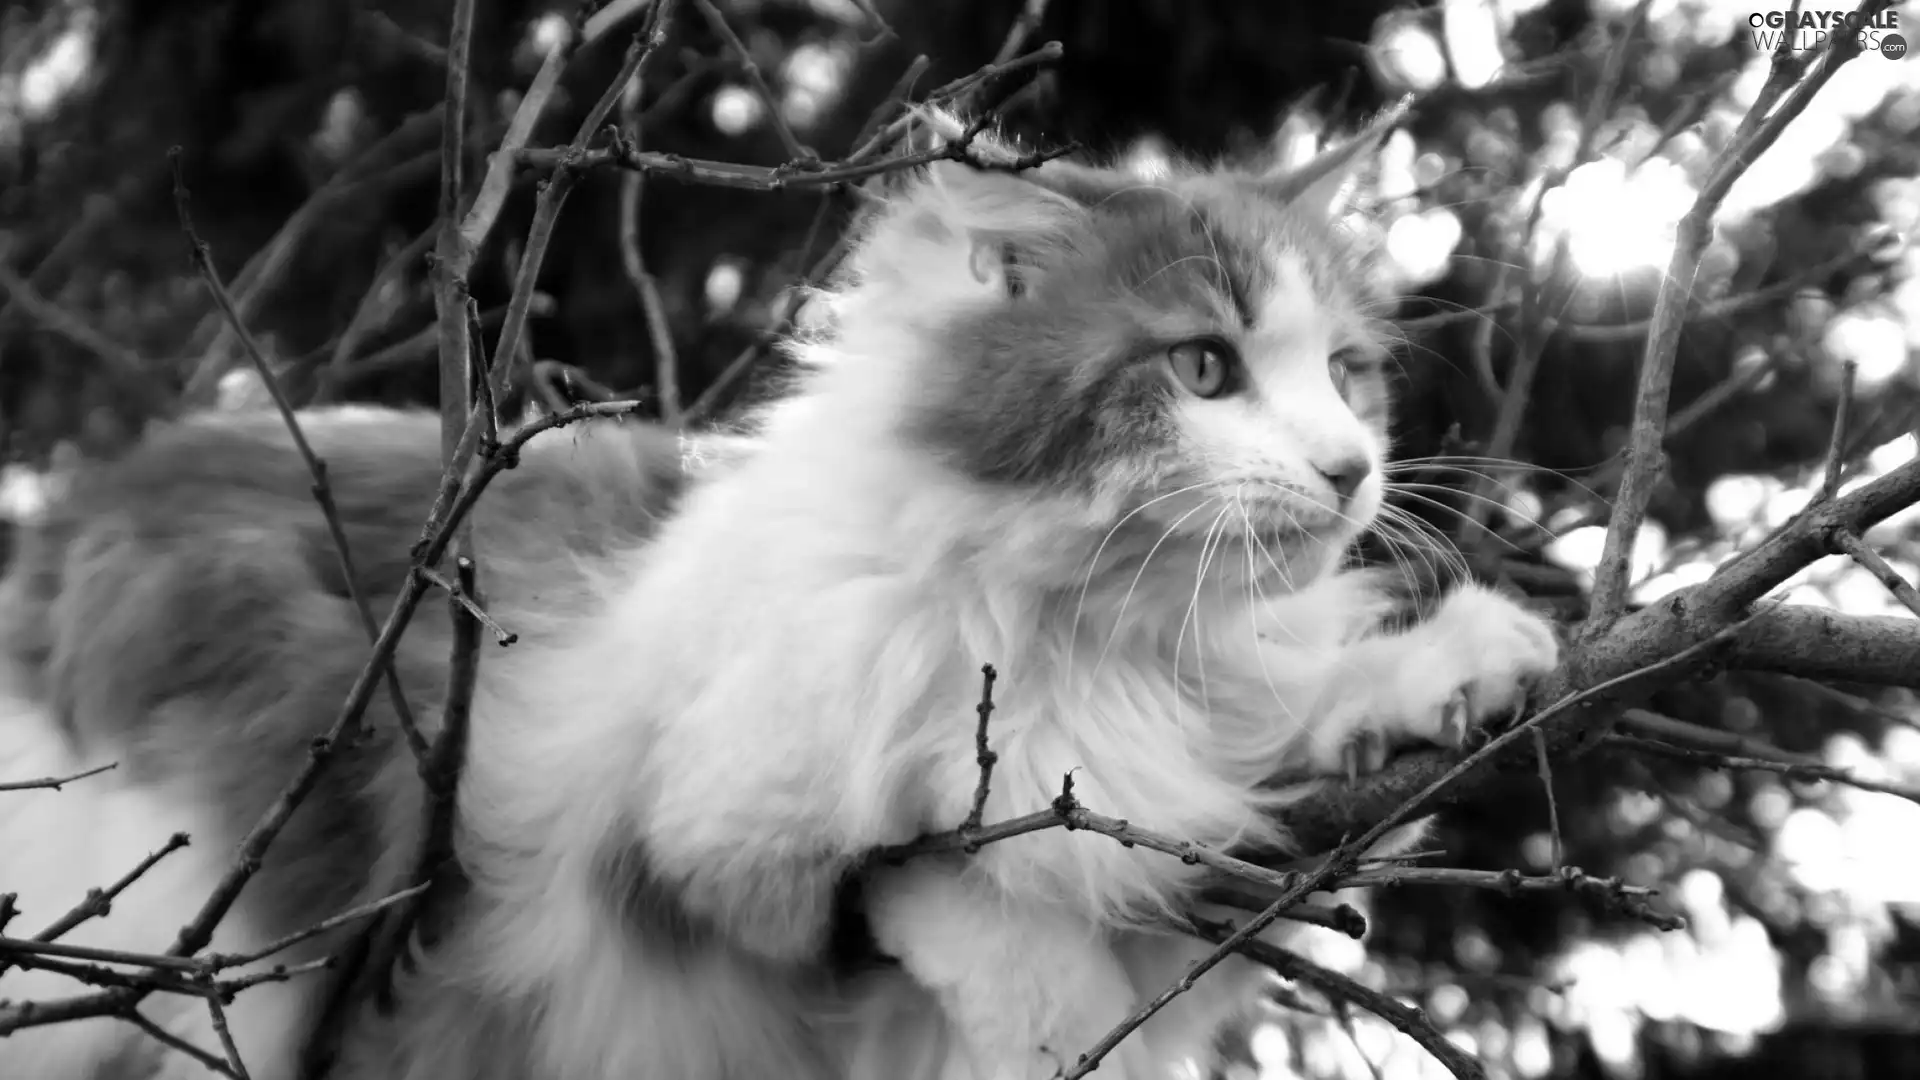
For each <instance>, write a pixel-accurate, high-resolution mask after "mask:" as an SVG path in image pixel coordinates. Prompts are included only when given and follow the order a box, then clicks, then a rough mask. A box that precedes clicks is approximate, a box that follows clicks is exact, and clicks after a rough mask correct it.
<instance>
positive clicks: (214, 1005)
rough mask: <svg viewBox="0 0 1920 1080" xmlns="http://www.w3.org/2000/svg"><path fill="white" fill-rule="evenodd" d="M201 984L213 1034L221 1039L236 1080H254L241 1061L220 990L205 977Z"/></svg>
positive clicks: (210, 979)
mask: <svg viewBox="0 0 1920 1080" xmlns="http://www.w3.org/2000/svg"><path fill="white" fill-rule="evenodd" d="M199 983H200V985H201V987H202V989H203V990H204V991H205V993H206V1001H207V1012H208V1013H210V1014H211V1015H212V1018H213V1033H214V1034H215V1035H217V1036H218V1037H219V1039H220V1048H221V1049H222V1050H224V1051H225V1052H226V1055H227V1065H228V1067H230V1068H231V1069H232V1070H233V1075H234V1077H235V1078H236V1080H253V1077H252V1076H251V1074H249V1073H248V1072H247V1065H246V1062H244V1061H241V1060H240V1047H239V1045H238V1044H236V1043H235V1042H234V1041H233V1029H232V1028H231V1027H230V1026H228V1024H227V1008H226V1006H225V1005H223V1004H221V1003H220V988H219V987H218V986H216V985H215V984H214V981H213V979H212V978H210V977H206V976H203V977H202V978H201V979H200V980H199Z"/></svg>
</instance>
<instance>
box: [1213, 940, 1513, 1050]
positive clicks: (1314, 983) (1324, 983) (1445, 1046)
mask: <svg viewBox="0 0 1920 1080" xmlns="http://www.w3.org/2000/svg"><path fill="white" fill-rule="evenodd" d="M1195 929H1196V932H1197V933H1198V934H1199V936H1200V937H1201V938H1202V939H1203V940H1206V941H1211V942H1213V943H1214V944H1216V945H1219V946H1221V947H1223V948H1231V949H1232V950H1233V951H1235V952H1238V953H1240V954H1241V955H1242V956H1245V957H1246V958H1247V959H1249V960H1253V961H1255V962H1256V963H1259V964H1263V965H1265V966H1266V967H1269V968H1271V969H1273V971H1274V972H1275V973H1276V974H1278V975H1280V976H1282V977H1283V978H1287V979H1292V980H1293V981H1295V982H1302V983H1306V984H1307V985H1308V986H1311V987H1313V988H1314V989H1316V990H1318V991H1320V992H1321V993H1323V994H1325V995H1327V996H1328V997H1329V998H1332V999H1333V1000H1335V1001H1339V1002H1344V1003H1346V1004H1349V1005H1354V1006H1357V1007H1359V1008H1362V1009H1365V1010H1366V1011H1368V1012H1370V1013H1372V1014H1373V1015H1375V1016H1378V1017H1379V1018H1380V1019H1382V1020H1385V1021H1386V1022H1387V1023H1389V1024H1392V1025H1393V1026H1394V1027H1396V1028H1398V1029H1399V1030H1400V1031H1401V1032H1402V1033H1403V1034H1405V1035H1406V1036H1407V1037H1408V1038H1410V1039H1412V1040H1413V1041H1414V1042H1416V1043H1419V1044H1420V1047H1421V1049H1423V1050H1425V1051H1426V1052H1427V1053H1429V1054H1432V1055H1433V1057H1434V1060H1436V1061H1438V1062H1440V1064H1441V1065H1442V1066H1443V1067H1444V1068H1445V1069H1446V1070H1447V1071H1448V1072H1450V1073H1452V1074H1453V1075H1454V1076H1456V1077H1460V1078H1461V1080H1478V1078H1481V1077H1484V1076H1486V1075H1487V1073H1486V1070H1485V1069H1484V1068H1483V1067H1482V1066H1481V1065H1480V1063H1479V1062H1478V1061H1475V1060H1474V1059H1473V1058H1471V1057H1469V1056H1467V1054H1466V1052H1465V1051H1463V1050H1461V1049H1460V1048H1459V1047H1458V1046H1455V1045H1454V1044H1453V1043H1452V1041H1450V1040H1449V1039H1447V1037H1446V1036H1444V1035H1442V1034H1440V1032H1439V1030H1438V1029H1437V1028H1435V1027H1434V1026H1433V1021H1431V1020H1429V1019H1427V1015H1426V1013H1424V1012H1421V1011H1420V1010H1419V1009H1416V1008H1414V1007H1413V1006H1411V1005H1403V1004H1401V1003H1400V1002H1398V1001H1396V1000H1394V999H1393V998H1391V997H1388V996H1387V995H1385V994H1382V993H1380V992H1379V991H1377V990H1372V989H1369V988H1368V987H1365V986H1362V985H1361V984H1359V983H1357V982H1355V981H1353V980H1352V979H1350V978H1348V977H1347V976H1345V975H1342V974H1340V973H1339V972H1337V971H1333V970H1331V969H1328V968H1324V967H1321V966H1320V965H1319V964H1316V963H1314V962H1313V961H1311V960H1308V959H1307V958H1306V957H1304V956H1301V955H1300V954H1298V953H1295V952H1292V951H1290V950H1287V949H1282V948H1280V947H1279V946H1278V945H1271V944H1268V943H1267V942H1264V941H1259V940H1255V939H1252V938H1243V937H1241V936H1240V932H1239V931H1236V930H1235V929H1234V928H1233V926H1232V924H1230V923H1216V922H1207V921H1204V920H1202V921H1197V922H1196V925H1195Z"/></svg>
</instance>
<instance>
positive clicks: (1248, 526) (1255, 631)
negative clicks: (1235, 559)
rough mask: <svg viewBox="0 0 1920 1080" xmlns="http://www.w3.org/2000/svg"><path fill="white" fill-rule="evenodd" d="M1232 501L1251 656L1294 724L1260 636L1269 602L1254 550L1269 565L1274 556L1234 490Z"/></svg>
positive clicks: (1290, 710)
mask: <svg viewBox="0 0 1920 1080" xmlns="http://www.w3.org/2000/svg"><path fill="white" fill-rule="evenodd" d="M1233 501H1234V505H1235V506H1236V507H1237V508H1238V509H1239V511H1240V528H1241V531H1242V532H1243V533H1244V535H1245V536H1246V545H1245V546H1246V556H1247V632H1248V633H1249V634H1250V635H1252V639H1253V640H1252V647H1253V659H1254V662H1255V663H1256V664H1258V665H1259V667H1260V678H1261V681H1263V682H1265V683H1266V684H1267V692H1268V693H1270V694H1272V695H1273V700H1274V703H1275V704H1277V705H1279V706H1280V711H1281V712H1283V713H1285V714H1286V717H1287V720H1288V722H1289V723H1294V724H1297V723H1298V721H1297V720H1296V719H1295V717H1294V715H1293V709H1292V708H1291V707H1289V706H1288V705H1287V702H1286V695H1284V694H1282V693H1281V692H1280V687H1279V686H1277V685H1276V684H1275V683H1274V681H1273V672H1272V671H1271V670H1270V669H1269V668H1268V667H1267V650H1266V648H1265V647H1264V643H1265V640H1266V639H1265V638H1263V637H1261V636H1260V612H1261V611H1262V610H1264V609H1265V607H1266V605H1267V604H1268V603H1269V601H1268V599H1267V594H1266V590H1265V589H1264V588H1262V587H1261V585H1260V577H1261V575H1260V574H1259V573H1258V572H1257V571H1256V569H1255V567H1254V563H1253V555H1254V551H1255V550H1256V548H1258V549H1259V550H1260V553H1261V554H1262V555H1263V556H1265V557H1266V559H1267V561H1268V563H1269V564H1271V563H1272V561H1273V558H1272V556H1271V555H1268V554H1267V553H1266V550H1265V546H1264V545H1262V544H1261V543H1260V539H1259V538H1258V537H1257V536H1255V535H1254V534H1253V521H1252V519H1251V518H1249V517H1248V516H1247V506H1246V503H1245V502H1243V501H1241V498H1240V492H1238V491H1236V492H1234V495H1233ZM1275 570H1276V571H1278V567H1276V568H1275ZM1282 578H1283V580H1284V574H1283V575H1282Z"/></svg>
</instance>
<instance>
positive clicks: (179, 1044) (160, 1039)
mask: <svg viewBox="0 0 1920 1080" xmlns="http://www.w3.org/2000/svg"><path fill="white" fill-rule="evenodd" d="M119 1015H120V1018H121V1019H123V1020H125V1021H126V1022H127V1023H129V1024H132V1025H133V1026H134V1027H137V1028H139V1029H140V1030H141V1031H144V1032H146V1033H147V1034H148V1035H149V1036H151V1037H152V1038H153V1040H154V1041H155V1042H157V1043H159V1044H160V1045H162V1046H165V1047H167V1048H168V1049H170V1050H175V1051H178V1052H180V1053H182V1054H185V1055H187V1056H188V1057H190V1058H192V1059H193V1060H195V1061H197V1062H199V1063H200V1065H201V1067H202V1068H204V1069H206V1070H207V1071H208V1072H211V1073H214V1074H216V1075H219V1076H228V1077H234V1080H239V1078H238V1076H237V1075H236V1074H235V1073H234V1071H233V1067H232V1066H231V1065H229V1064H228V1063H226V1062H224V1061H222V1060H220V1058H219V1057H218V1056H217V1055H214V1054H210V1053H208V1052H207V1051H205V1050H202V1049H200V1048H199V1047H197V1046H195V1045H193V1044H192V1043H190V1042H188V1041H187V1040H185V1039H183V1038H181V1037H180V1036H178V1035H175V1034H174V1033H173V1032H171V1031H168V1030H167V1029H166V1028H163V1027H161V1026H160V1025H159V1024H156V1023H154V1022H153V1021H152V1020H149V1019H147V1017H146V1015H145V1014H143V1013H141V1012H140V1010H138V1009H128V1010H127V1011H126V1012H124V1013H121V1014H119Z"/></svg>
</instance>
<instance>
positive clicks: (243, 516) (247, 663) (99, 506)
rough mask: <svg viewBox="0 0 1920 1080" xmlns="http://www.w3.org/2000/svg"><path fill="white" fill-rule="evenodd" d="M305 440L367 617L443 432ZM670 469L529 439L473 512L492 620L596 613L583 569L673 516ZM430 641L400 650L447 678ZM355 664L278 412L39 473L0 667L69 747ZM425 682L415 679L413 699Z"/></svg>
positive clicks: (354, 641) (388, 584)
mask: <svg viewBox="0 0 1920 1080" xmlns="http://www.w3.org/2000/svg"><path fill="white" fill-rule="evenodd" d="M299 422H300V427H301V430H302V432H303V434H304V435H305V438H306V440H307V442H308V443H309V445H310V446H311V448H312V450H313V452H314V454H315V455H316V457H317V458H319V459H320V460H321V461H322V462H323V463H324V474H325V478H326V483H327V489H328V492H329V494H330V497H331V500H332V502H333V504H334V506H335V509H336V514H335V518H336V520H337V522H338V525H339V527H340V530H341V532H342V533H343V534H344V537H345V540H346V547H347V550H348V552H349V553H350V554H351V558H352V563H353V570H354V574H353V580H354V582H355V583H356V585H357V586H358V588H359V590H360V591H361V592H362V593H363V594H364V595H365V598H366V601H367V602H368V604H370V605H371V607H372V611H373V615H374V618H375V619H376V620H379V619H382V618H384V617H385V615H386V613H387V611H388V610H389V609H390V607H391V605H392V603H393V600H394V599H395V597H397V596H398V594H399V593H400V591H401V590H402V589H403V588H404V586H405V584H406V580H407V575H408V573H409V570H410V565H411V551H412V549H413V547H414V546H415V544H416V542H417V541H418V540H419V538H420V535H421V530H422V526H423V524H424V522H425V521H426V520H427V516H428V513H429V511H430V509H431V507H432V506H433V502H434V498H435V495H436V493H437V491H438V489H439V487H440V482H441V475H442V467H441V462H440V434H439V419H438V418H437V417H436V416H434V415H432V414H430V413H425V412H420V411H408V410H395V409H385V408H369V407H359V406H353V407H337V408H326V409H315V410H310V411H307V412H303V413H302V414H300V417H299ZM682 460H683V455H682V453H681V450H680V446H679V439H678V437H677V436H676V435H675V434H674V433H672V432H670V431H667V430H665V429H662V428H659V427H657V426H654V425H649V424H644V423H640V422H637V421H632V422H625V423H612V422H605V423H599V424H594V425H591V426H590V427H582V428H581V429H580V430H578V431H570V430H566V429H561V430H555V431H550V432H544V433H542V434H541V435H540V436H538V437H536V438H535V439H534V440H532V441H531V442H530V443H529V445H528V446H527V447H526V449H525V450H524V451H523V453H522V454H521V455H520V456H519V460H518V462H517V465H516V467H514V468H511V469H507V470H505V471H504V472H502V473H500V475H499V476H498V477H496V478H495V481H494V483H493V485H492V487H491V489H490V490H489V491H488V493H487V494H486V496H485V497H484V498H483V499H481V501H480V503H479V504H478V506H477V508H476V510H475V512H474V515H473V520H474V525H475V532H474V547H475V548H476V550H477V551H478V552H479V553H480V559H481V565H482V572H483V587H484V590H485V592H486V593H487V595H488V596H489V598H490V599H491V601H492V603H493V605H494V606H496V607H497V608H498V609H500V610H502V611H513V610H516V609H519V610H525V611H529V612H531V611H533V610H536V609H537V610H539V611H540V613H541V617H542V619H543V620H551V619H553V618H564V617H565V616H566V615H568V614H571V612H570V611H567V610H558V611H556V610H554V609H555V608H556V607H558V608H561V609H566V608H577V607H579V606H580V605H581V604H583V603H585V602H586V601H587V600H588V599H589V598H588V597H586V596H584V595H582V588H583V585H584V583H585V582H586V581H588V580H589V577H590V575H589V574H588V573H587V570H588V569H589V568H590V567H592V566H593V564H594V563H595V562H596V560H601V559H604V558H605V557H607V556H609V555H611V554H613V553H615V552H617V551H620V550H623V549H626V548H630V547H632V546H635V545H637V544H639V543H641V542H643V541H644V540H645V539H646V538H647V536H649V535H650V534H651V532H652V531H653V529H654V528H656V527H657V524H658V522H659V521H660V520H661V519H662V518H663V516H664V515H665V514H666V513H667V512H668V511H669V510H670V508H671V507H672V505H673V503H674V501H675V500H676V499H677V497H678V495H679V490H680V484H681V479H682V476H683V474H684V469H683V467H682ZM444 635H445V615H444V604H440V603H428V604H423V605H422V606H421V608H420V610H419V613H418V614H417V616H416V619H415V625H414V626H413V627H412V628H411V629H410V630H409V633H408V637H407V638H406V639H404V640H406V641H407V642H408V643H409V644H410V646H412V647H411V648H409V649H408V650H407V651H408V652H412V653H417V654H420V655H421V656H422V657H423V660H424V657H426V656H428V655H437V656H438V657H439V658H440V660H441V661H442V662H444V657H445V651H444V646H443V645H441V644H439V643H440V642H441V641H443V640H444ZM365 647H366V633H365V629H364V627H363V625H362V623H361V621H360V617H359V614H358V612H357V611H356V610H355V605H354V601H353V599H352V594H351V592H350V591H349V588H348V578H347V575H346V573H345V572H344V570H343V566H342V563H341V560H340V555H339V550H338V545H337V543H336V541H335V539H334V535H333V529H332V527H331V526H330V524H329V522H328V519H327V516H326V514H324V513H323V512H322V510H321V507H320V504H319V502H318V501H317V500H316V498H315V492H314V478H313V475H312V472H311V469H310V466H309V464H308V462H307V461H306V460H305V458H304V457H303V456H302V454H301V453H300V452H299V449H298V448H297V446H296V444H295V443H294V441H293V439H292V438H291V436H290V435H289V433H288V430H287V427H286V425H285V422H284V421H283V419H282V418H281V417H280V416H279V415H277V414H275V413H272V412H264V411H260V412H209V413H202V414H198V415H192V416H188V417H185V418H182V419H180V420H177V421H173V422H169V423H165V424H160V425H156V426H155V427H154V428H152V429H151V430H150V431H148V432H147V433H146V434H145V435H144V436H143V437H142V438H141V439H140V440H139V441H138V442H137V443H136V444H134V445H133V446H132V447H131V448H130V449H129V450H127V451H126V452H125V453H123V454H121V455H120V456H118V457H116V458H115V459H113V460H110V461H101V462H86V463H83V464H81V465H79V466H77V467H73V468H69V469H67V470H65V471H64V472H63V473H61V474H59V475H56V476H54V477H53V478H51V480H50V492H49V498H48V499H47V500H46V503H45V506H44V509H43V510H42V512H41V513H40V514H39V515H38V517H37V520H32V521H28V522H23V523H22V525H21V527H20V529H19V530H18V533H17V535H16V542H15V550H14V554H13V558H12V560H11V563H10V565H9V566H8V568H7V571H6V575H5V578H4V581H0V648H4V649H5V652H6V653H7V655H8V658H9V659H11V660H13V661H14V662H15V663H16V665H17V667H18V668H19V670H20V671H21V672H22V674H23V675H24V676H25V677H27V678H28V679H29V680H30V681H32V682H33V683H34V684H35V685H36V687H37V688H38V689H39V690H40V691H41V692H42V693H43V695H44V696H46V697H47V698H48V699H49V700H51V701H52V702H54V703H55V704H56V706H57V709H58V711H59V712H60V714H61V715H62V718H63V720H65V721H66V722H67V723H69V724H71V725H76V726H77V727H79V728H89V727H91V728H94V729H97V730H102V731H104V732H115V733H126V732H127V731H128V730H129V729H132V728H137V727H139V726H141V725H143V724H148V723H151V722H152V721H151V719H150V714H151V713H152V712H153V711H154V710H153V707H154V706H156V705H159V704H162V703H164V702H166V701H169V700H176V699H180V698H208V697H226V696H230V695H231V693H232V691H233V689H234V687H236V686H241V685H244V684H247V683H249V682H253V683H257V684H259V689H258V691H257V692H256V693H254V694H253V695H252V696H253V697H254V698H257V699H260V700H263V701H264V700H265V699H268V698H271V697H273V696H274V694H275V691H274V689H273V688H272V687H273V685H274V684H297V683H300V682H301V681H302V680H303V679H306V678H307V677H308V675H307V673H310V672H311V671H312V670H313V667H312V665H311V664H310V663H309V662H307V661H309V660H310V659H311V658H312V657H313V656H314V655H315V654H316V653H318V654H340V655H339V659H338V665H339V666H340V667H342V668H346V667H353V668H357V666H358V664H359V663H363V662H364V659H365V656H364V654H365ZM438 677H439V676H438V672H437V671H435V672H432V673H430V674H428V675H427V676H425V677H424V678H425V681H424V683H423V684H422V685H421V686H420V690H421V696H422V697H423V699H424V700H427V701H435V700H437V697H438V693H437V681H438ZM342 689H343V692H344V688H342ZM335 704H336V705H337V704H338V702H337V700H336V702H335Z"/></svg>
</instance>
